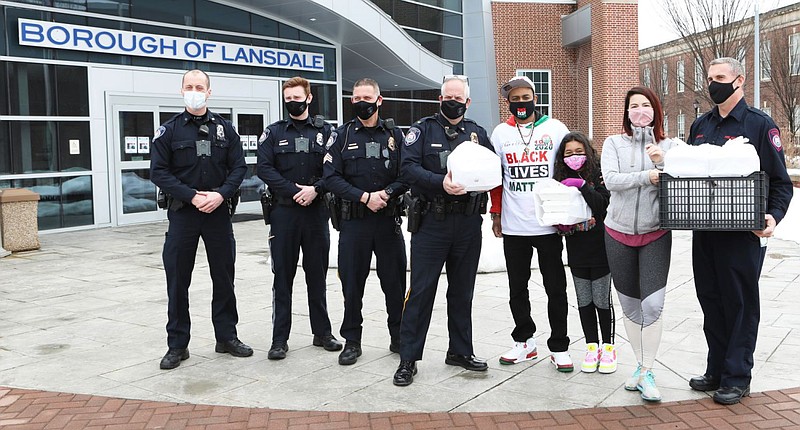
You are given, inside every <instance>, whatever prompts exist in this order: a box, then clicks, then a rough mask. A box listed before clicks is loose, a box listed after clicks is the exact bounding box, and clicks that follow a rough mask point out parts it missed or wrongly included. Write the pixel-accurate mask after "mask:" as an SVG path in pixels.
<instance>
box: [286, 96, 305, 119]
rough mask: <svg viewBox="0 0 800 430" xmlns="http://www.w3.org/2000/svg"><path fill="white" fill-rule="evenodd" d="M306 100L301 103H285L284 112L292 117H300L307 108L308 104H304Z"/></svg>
mask: <svg viewBox="0 0 800 430" xmlns="http://www.w3.org/2000/svg"><path fill="white" fill-rule="evenodd" d="M306 100H308V99H306ZM306 100H303V101H301V102H296V101H291V102H286V110H287V111H289V114H290V115H292V116H300V115H302V114H303V112H305V111H306V108H307V107H308V103H306Z"/></svg>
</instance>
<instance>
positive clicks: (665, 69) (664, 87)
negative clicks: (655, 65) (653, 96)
mask: <svg viewBox="0 0 800 430" xmlns="http://www.w3.org/2000/svg"><path fill="white" fill-rule="evenodd" d="M661 94H662V95H668V94H669V64H667V62H666V61H664V62H663V63H661Z"/></svg>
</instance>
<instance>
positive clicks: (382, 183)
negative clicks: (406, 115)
mask: <svg viewBox="0 0 800 430" xmlns="http://www.w3.org/2000/svg"><path fill="white" fill-rule="evenodd" d="M403 139H404V137H403V133H402V132H401V131H400V129H398V128H396V127H393V128H391V129H389V128H387V127H386V123H385V122H384V120H382V119H379V120H378V125H377V126H375V127H364V125H363V124H362V123H361V121H359V120H357V119H353V120H350V121H348V122H346V123H345V124H344V125H342V126H341V127H339V128H338V129H336V131H334V132H333V133H331V137H330V140H329V143H330V146H329V147H328V154H327V155H326V156H325V163H324V165H323V171H324V173H325V188H327V189H328V190H330V191H332V192H333V193H334V194H335V195H336V196H337V197H340V198H343V199H345V200H349V201H352V202H358V201H359V200H361V196H362V195H363V194H364V193H365V192H366V193H372V192H376V191H381V190H386V193H387V194H389V197H390V198H392V197H396V196H399V195H401V194H403V193H405V192H406V189H407V187H406V186H405V185H403V184H402V183H401V182H400V181H399V176H400V150H401V147H402V146H403Z"/></svg>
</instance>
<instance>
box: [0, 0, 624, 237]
mask: <svg viewBox="0 0 800 430" xmlns="http://www.w3.org/2000/svg"><path fill="white" fill-rule="evenodd" d="M635 16H636V2H635V0H579V1H574V0H551V1H542V0H505V1H492V0H469V1H464V0H371V1H370V0H336V1H335V2H331V1H326V0H270V1H257V0H161V1H156V0H0V19H2V24H3V25H2V27H0V77H2V82H0V188H28V189H31V190H33V191H35V192H37V193H39V195H40V196H41V201H40V203H39V228H40V230H54V229H70V228H91V227H100V226H117V225H124V224H129V223H139V222H152V221H159V220H163V219H165V218H166V215H165V212H164V211H161V210H158V209H157V207H156V202H155V200H156V193H157V190H156V188H155V186H154V185H153V184H152V183H151V182H150V180H149V179H150V178H149V142H150V141H151V139H152V137H153V133H154V130H156V129H157V128H158V126H159V125H160V124H161V123H163V122H164V121H166V120H167V119H168V118H170V117H171V116H173V115H175V114H177V113H179V112H181V111H182V110H183V106H182V99H181V97H180V93H179V90H180V78H181V75H182V73H183V72H184V71H186V70H188V69H192V68H199V69H202V70H205V71H207V72H208V73H209V74H210V75H211V89H212V97H211V98H210V99H209V107H210V109H211V110H213V111H216V112H218V113H220V114H221V115H222V116H224V117H226V118H229V119H230V120H231V121H232V122H233V123H234V125H235V126H236V128H237V130H238V132H239V134H240V135H241V137H242V145H243V148H244V149H245V156H246V161H247V164H248V169H249V170H248V174H247V176H246V179H245V182H244V183H243V185H242V191H243V203H242V204H241V206H240V209H241V210H242V211H245V212H248V211H251V212H257V211H259V210H260V209H259V206H258V205H259V203H258V190H259V188H260V187H261V186H262V183H261V181H260V180H259V179H258V178H257V176H256V175H255V171H254V167H255V163H256V156H255V155H256V154H255V150H256V145H257V143H256V139H257V136H258V135H259V134H260V133H261V131H262V130H263V128H264V127H265V126H266V125H267V124H270V123H271V122H274V121H276V120H278V119H280V118H283V117H285V115H286V112H285V110H284V107H283V101H282V97H281V90H280V88H281V85H282V83H283V82H284V81H285V80H286V79H288V78H290V77H292V76H297V75H300V76H303V77H305V78H307V79H309V80H310V81H311V83H312V92H313V94H314V101H313V103H312V105H311V108H310V109H311V112H312V114H321V115H323V116H324V117H325V118H326V119H327V120H328V121H330V122H332V123H335V124H339V123H342V122H343V121H346V120H348V119H350V118H351V117H352V113H351V111H350V109H349V99H348V98H349V94H350V91H351V88H352V84H353V83H354V82H355V81H356V80H357V79H359V78H362V77H371V78H374V79H376V80H377V81H378V82H379V83H380V85H381V88H382V93H383V95H384V98H385V102H384V106H383V108H382V116H383V117H393V118H395V120H396V122H397V124H398V125H399V126H401V127H408V126H410V125H411V124H412V123H413V122H414V121H415V120H417V119H419V118H421V117H423V116H427V115H430V114H432V113H434V112H436V111H437V110H438V103H437V101H436V98H437V96H438V94H439V87H440V85H441V82H442V77H443V76H444V75H448V74H465V75H467V76H469V79H470V87H471V98H472V104H471V106H470V109H469V111H468V113H467V116H468V117H470V118H472V119H475V120H476V121H477V122H478V123H479V124H481V125H482V126H484V127H485V128H486V129H488V130H491V129H492V128H493V127H494V126H495V125H496V124H497V123H498V122H499V121H500V120H501V119H505V118H507V116H508V113H507V108H506V105H505V101H504V100H500V99H499V98H498V88H499V85H501V84H502V83H504V82H505V81H507V80H508V79H509V78H510V77H512V76H514V75H516V74H527V75H528V76H530V77H531V78H532V79H533V80H534V82H536V83H537V93H538V95H539V104H540V109H541V110H542V111H543V112H544V113H547V114H549V115H552V116H554V117H556V118H559V119H561V120H562V121H564V122H565V123H566V124H567V125H568V126H569V127H570V128H574V129H579V130H583V131H587V132H589V133H593V134H594V135H595V136H596V138H599V139H602V138H604V137H605V136H606V135H608V134H612V133H615V132H617V131H618V130H617V128H618V127H617V126H616V124H615V122H618V121H616V120H608V119H607V118H611V117H614V116H619V115H621V109H618V105H621V98H622V96H623V95H624V90H626V89H627V88H628V87H629V86H631V83H632V81H633V80H635V76H636V67H637V63H636V50H635V46H636V25H635V19H634V20H633V21H631V20H630V17H635ZM623 17H628V18H626V19H623ZM623 21H624V25H619V24H621V23H623ZM617 28H625V32H626V35H625V38H624V39H626V40H625V42H624V43H623V42H622V41H621V39H623V38H620V37H618V31H619V30H616V29H617ZM612 29H614V30H612ZM628 32H629V33H630V34H627V33H628ZM631 76H632V77H633V78H630V77H631ZM629 78H630V79H629ZM616 110H619V112H616ZM600 141H601V142H602V140H600Z"/></svg>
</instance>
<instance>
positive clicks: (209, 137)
mask: <svg viewBox="0 0 800 430" xmlns="http://www.w3.org/2000/svg"><path fill="white" fill-rule="evenodd" d="M181 85H182V87H181V94H182V95H183V101H184V104H185V105H186V110H185V111H184V112H183V113H180V114H178V115H175V116H174V117H172V118H170V119H169V120H168V121H167V122H165V123H164V125H162V126H161V127H159V129H158V130H157V131H156V133H155V137H153V146H152V151H151V159H150V177H151V180H152V181H153V183H154V184H156V185H157V186H158V187H159V188H160V189H161V190H162V191H163V192H164V193H165V194H166V196H167V199H166V200H167V202H168V204H169V210H168V212H167V217H168V218H169V230H168V231H167V235H166V239H165V241H164V252H163V255H162V258H163V261H164V272H166V275H167V297H168V298H169V302H168V305H167V309H168V310H167V315H168V322H167V345H168V347H169V350H168V351H167V354H166V355H164V358H163V359H161V368H162V369H174V368H176V367H178V366H179V365H180V364H181V361H182V360H186V359H187V358H189V349H188V345H189V338H190V334H189V331H190V330H189V329H190V326H191V321H190V319H189V284H190V283H191V279H192V270H193V269H194V260H195V255H196V254H197V242H198V239H199V238H200V237H202V238H203V243H204V244H205V248H206V254H207V256H208V266H209V270H210V271H211V280H212V285H213V293H212V299H211V313H212V315H211V321H212V322H213V324H214V337H215V338H216V339H217V344H216V346H215V348H214V350H215V351H216V352H220V353H226V352H227V353H229V354H231V355H233V356H235V357H249V356H251V355H253V350H252V349H251V348H250V347H249V346H247V345H245V344H244V343H242V342H241V341H240V340H239V339H238V338H237V335H236V323H237V322H238V321H239V315H238V313H237V311H236V296H235V295H234V292H233V274H234V262H235V260H236V241H235V240H234V237H233V227H232V225H231V217H230V216H231V215H232V213H231V212H230V211H231V209H230V206H231V205H232V203H231V202H230V200H229V199H231V198H232V197H233V196H234V194H236V193H237V191H238V189H239V185H241V183H242V180H243V179H244V175H245V173H246V172H247V166H246V165H245V162H244V156H243V153H242V146H241V143H240V142H239V135H238V134H236V130H234V128H233V125H231V123H230V121H227V120H225V119H224V118H222V117H221V116H219V115H217V114H215V113H213V112H211V111H209V110H208V108H207V106H206V103H207V101H208V97H209V96H211V82H210V79H209V77H208V75H207V74H206V73H205V72H203V71H200V70H190V71H188V72H186V73H185V74H184V75H183V80H182V82H181Z"/></svg>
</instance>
